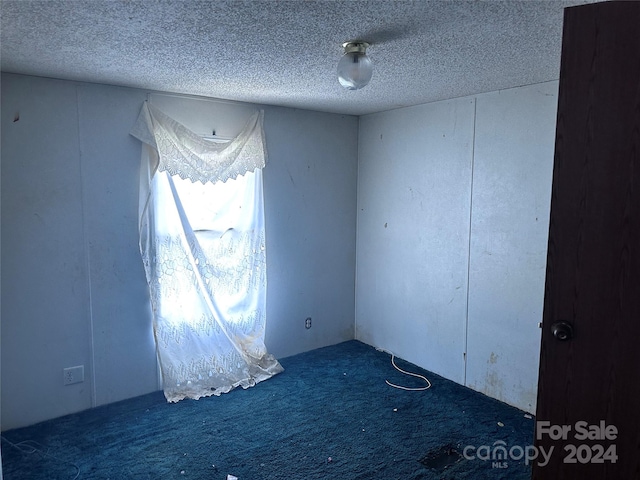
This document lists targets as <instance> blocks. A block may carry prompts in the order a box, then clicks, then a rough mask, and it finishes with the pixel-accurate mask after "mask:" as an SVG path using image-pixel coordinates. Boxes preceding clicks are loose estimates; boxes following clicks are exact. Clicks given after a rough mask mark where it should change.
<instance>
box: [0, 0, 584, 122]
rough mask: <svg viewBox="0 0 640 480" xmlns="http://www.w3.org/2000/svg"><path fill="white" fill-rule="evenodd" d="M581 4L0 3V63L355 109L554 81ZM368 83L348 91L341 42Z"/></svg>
mask: <svg viewBox="0 0 640 480" xmlns="http://www.w3.org/2000/svg"><path fill="white" fill-rule="evenodd" d="M588 1H589V0H587V1H585V0H568V1H565V0H525V1H514V0H511V1H509V0H507V1H496V0H493V1H462V0H448V1H445V0H437V1H427V0H424V1H400V2H395V1H388V0H384V1H383V0H366V1H355V0H354V1H303V0H299V1H266V0H263V1H247V2H240V1H177V0H171V1H159V0H142V1H139V0H126V1H111V0H65V1H55V0H47V1H30V0H1V2H2V3H1V9H2V11H1V13H2V25H1V28H2V31H1V41H2V51H1V64H2V71H5V72H13V73H24V74H29V75H38V76H45V77H53V78H62V79H68V80H80V81H87V82H97V83H107V84H113V85H124V86H130V87H138V88H143V89H151V90H160V91H168V92H177V93H185V94H192V95H203V96H208V97H216V98H224V99H229V100H240V101H245V102H251V103H261V104H270V105H282V106H287V107H297V108H304V109H311V110H320V111H328V112H336V113H345V114H354V115H361V114H367V113H372V112H378V111H383V110H389V109H392V108H397V107H402V106H407V105H416V104H421V103H427V102H431V101H436V100H442V99H447V98H454V97H460V96H465V95H472V94H476V93H481V92H487V91H494V90H500V89H503V88H509V87H514V86H519V85H527V84H532V83H538V82H544V81H548V80H554V79H557V78H558V76H559V64H560V48H561V36H562V17H563V8H564V7H567V6H571V5H576V4H581V3H588ZM354 39H359V40H365V41H368V42H369V43H371V44H372V45H371V47H370V48H369V55H370V57H371V59H372V61H373V62H374V73H373V79H372V80H371V83H370V84H369V85H368V86H367V87H365V88H364V89H362V90H358V91H347V90H344V89H343V88H342V87H341V86H340V85H339V83H338V81H337V77H336V65H337V63H338V60H339V59H340V56H341V55H342V47H341V44H342V43H343V42H345V41H347V40H354Z"/></svg>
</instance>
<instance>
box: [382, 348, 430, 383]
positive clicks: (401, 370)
mask: <svg viewBox="0 0 640 480" xmlns="http://www.w3.org/2000/svg"><path fill="white" fill-rule="evenodd" d="M376 350H377V351H379V352H384V353H388V354H389V355H391V365H393V366H394V368H395V369H396V370H398V371H399V372H402V373H404V374H405V375H411V376H412V377H418V378H420V379H422V380H424V381H425V382H427V385H426V386H424V387H415V388H411V387H403V386H402V385H396V384H395V383H391V382H390V381H389V380H385V382H386V384H387V385H389V386H390V387H393V388H399V389H400V390H407V391H409V392H421V391H423V390H426V389H428V388H431V382H430V381H429V379H428V378H427V377H425V376H424V375H420V374H418V373H412V372H407V371H406V370H403V369H401V368H400V367H398V366H397V365H396V362H395V357H396V356H395V355H394V354H393V353H392V352H389V351H387V350H384V349H382V348H376Z"/></svg>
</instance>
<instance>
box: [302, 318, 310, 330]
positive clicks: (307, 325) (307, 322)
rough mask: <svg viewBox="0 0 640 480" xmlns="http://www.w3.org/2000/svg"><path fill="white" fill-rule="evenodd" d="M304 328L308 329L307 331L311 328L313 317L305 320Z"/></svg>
mask: <svg viewBox="0 0 640 480" xmlns="http://www.w3.org/2000/svg"><path fill="white" fill-rule="evenodd" d="M304 328H306V329H309V328H311V317H307V318H306V319H305V320H304Z"/></svg>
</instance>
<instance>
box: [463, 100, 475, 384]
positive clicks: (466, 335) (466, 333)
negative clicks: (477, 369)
mask: <svg viewBox="0 0 640 480" xmlns="http://www.w3.org/2000/svg"><path fill="white" fill-rule="evenodd" d="M477 111H478V97H477V96H476V97H474V99H473V134H472V140H471V185H470V193H469V243H468V245H467V301H466V312H465V323H464V352H463V358H464V362H463V365H464V374H463V383H462V384H463V385H465V386H467V364H468V345H469V291H470V286H471V228H472V221H473V175H474V167H475V157H476V123H477Z"/></svg>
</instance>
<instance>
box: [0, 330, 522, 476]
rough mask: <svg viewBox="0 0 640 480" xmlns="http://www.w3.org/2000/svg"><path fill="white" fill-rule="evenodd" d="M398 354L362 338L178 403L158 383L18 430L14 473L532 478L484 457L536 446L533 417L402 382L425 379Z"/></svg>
mask: <svg viewBox="0 0 640 480" xmlns="http://www.w3.org/2000/svg"><path fill="white" fill-rule="evenodd" d="M390 360H391V357H390V356H389V355H388V354H386V353H383V352H379V351H377V350H375V349H374V348H372V347H370V346H368V345H365V344H363V343H360V342H358V341H349V342H345V343H341V344H339V345H334V346H331V347H325V348H321V349H318V350H314V351H311V352H306V353H303V354H300V355H296V356H293V357H289V358H285V359H282V360H281V363H282V366H283V367H284V368H285V371H284V372H283V373H281V374H279V375H277V376H275V377H273V378H272V379H270V380H268V381H265V382H262V383H260V384H258V385H257V386H255V387H253V388H250V389H248V390H241V389H236V390H234V391H232V392H230V393H229V394H226V395H222V396H220V397H210V398H205V399H201V400H198V401H192V400H184V401H181V402H179V403H177V404H169V403H167V402H166V401H165V399H164V396H163V394H162V393H161V392H156V393H152V394H149V395H144V396H142V397H137V398H133V399H129V400H125V401H122V402H118V403H114V404H110V405H106V406H102V407H98V408H94V409H91V410H87V411H84V412H80V413H77V414H73V415H68V416H65V417H61V418H57V419H54V420H49V421H46V422H43V423H39V424H37V425H33V426H30V427H26V428H20V429H15V430H9V431H6V432H3V433H2V463H3V473H4V479H5V480H22V479H29V480H40V479H43V480H44V479H47V480H51V479H61V480H62V479H64V480H66V479H69V480H72V479H76V478H77V479H102V480H107V479H108V480H116V479H134V480H138V479H139V480H142V479H151V480H157V479H165V478H166V479H180V480H186V479H212V480H218V479H219V480H224V479H226V478H227V475H228V474H231V475H234V476H236V477H238V479H239V480H272V479H282V480H285V479H286V480H314V479H345V480H357V479H363V480H364V479H385V480H404V479H466V478H469V479H485V478H486V479H509V480H513V479H516V480H517V479H528V478H530V475H531V468H530V466H529V465H527V464H526V462H525V460H524V459H523V458H521V459H519V460H513V459H511V458H508V459H504V460H502V461H499V462H497V463H495V462H496V460H491V459H489V460H486V459H483V458H486V454H487V452H489V451H491V452H493V453H495V449H494V446H495V445H501V444H502V443H500V442H504V445H505V446H506V448H507V449H509V448H510V447H513V446H519V447H521V448H522V449H524V448H525V447H526V446H528V445H531V444H532V442H533V428H534V420H533V419H532V418H531V417H530V416H528V415H525V412H522V411H520V410H518V409H516V408H513V407H510V406H508V405H506V404H504V403H501V402H499V401H497V400H493V399H491V398H489V397H487V396H485V395H482V394H480V393H477V392H474V391H472V390H470V389H468V388H465V387H462V386H460V385H457V384H455V383H453V382H451V381H449V380H446V379H444V378H442V377H439V376H437V375H435V374H432V373H430V372H426V371H424V370H422V369H420V368H418V367H416V366H414V365H411V364H409V363H408V362H404V361H402V360H399V359H396V363H397V365H398V366H399V367H400V368H403V369H405V370H409V371H412V372H416V373H420V374H423V375H425V376H426V377H427V378H429V380H430V381H431V383H432V387H431V388H430V389H428V390H425V391H405V390H399V389H396V388H392V387H389V386H388V385H387V384H386V383H385V379H388V380H389V381H390V382H392V383H396V384H401V385H405V386H408V387H419V386H423V385H424V382H423V381H421V380H420V379H417V378H414V377H408V376H406V375H403V374H401V373H400V372H398V371H397V370H395V369H394V368H393V366H392V365H391V361H390ZM43 401H46V400H45V399H44V398H43ZM496 442H498V443H496ZM467 446H473V447H475V449H467V453H468V455H466V457H469V458H465V455H463V453H464V451H465V450H464V449H465V447H467ZM483 446H484V448H480V450H478V448H479V447H483ZM490 449H491V450H490ZM514 451H515V452H520V450H518V449H516V450H514ZM476 452H477V453H478V454H479V455H476ZM481 452H483V453H481ZM514 456H517V455H514ZM478 457H481V458H478ZM498 458H499V457H498Z"/></svg>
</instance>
